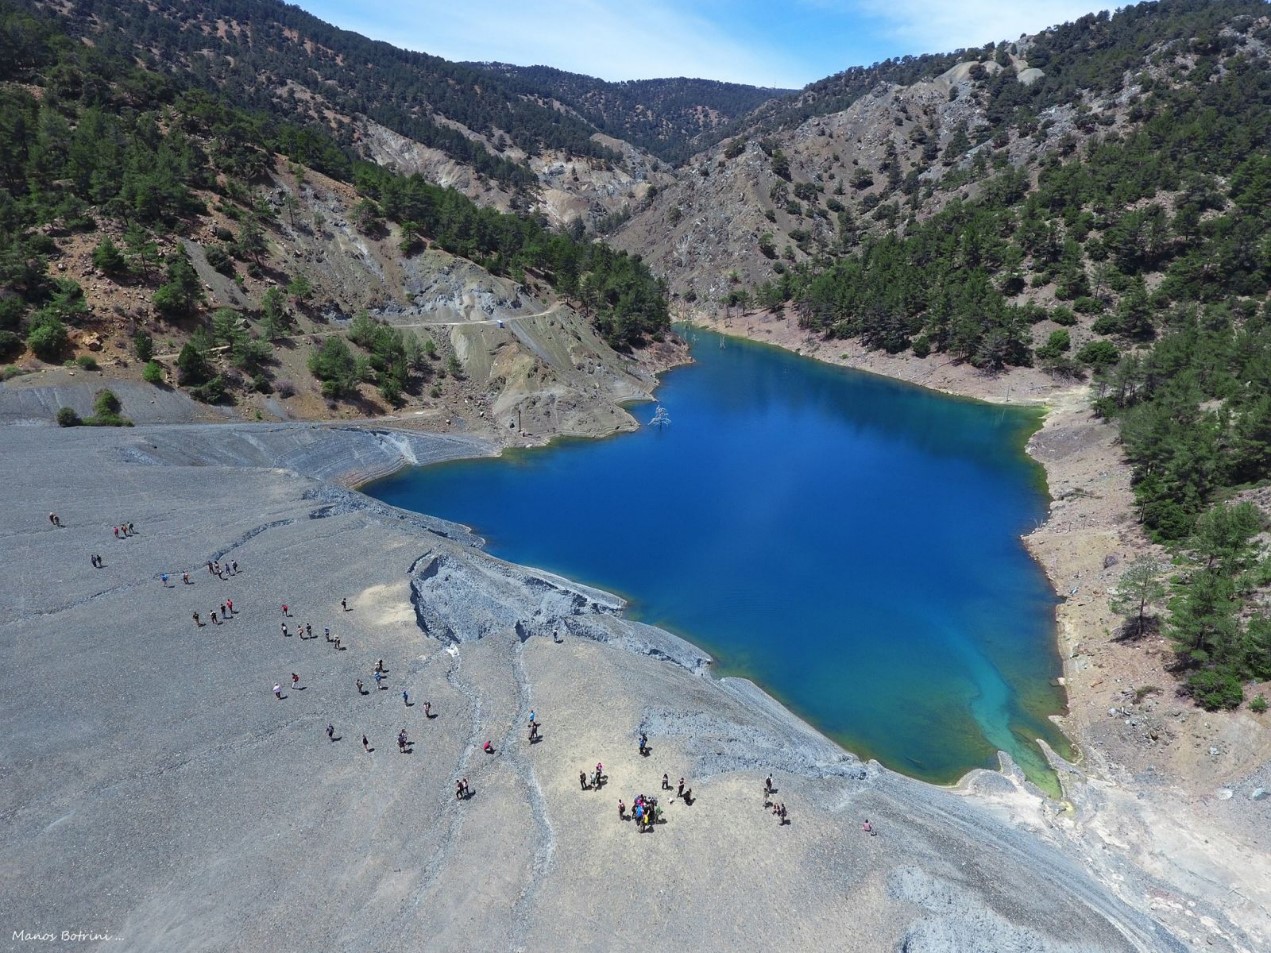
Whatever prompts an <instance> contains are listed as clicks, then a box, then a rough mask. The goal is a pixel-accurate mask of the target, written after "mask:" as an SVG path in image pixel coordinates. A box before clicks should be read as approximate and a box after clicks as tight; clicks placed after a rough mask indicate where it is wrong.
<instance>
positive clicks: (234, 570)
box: [229, 559, 238, 576]
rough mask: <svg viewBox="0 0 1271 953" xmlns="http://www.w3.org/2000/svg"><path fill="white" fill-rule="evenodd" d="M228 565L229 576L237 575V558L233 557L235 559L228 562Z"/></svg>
mask: <svg viewBox="0 0 1271 953" xmlns="http://www.w3.org/2000/svg"><path fill="white" fill-rule="evenodd" d="M229 565H230V575H231V576H237V575H238V560H237V559H235V560H234V561H233V562H232V563H230V564H229Z"/></svg>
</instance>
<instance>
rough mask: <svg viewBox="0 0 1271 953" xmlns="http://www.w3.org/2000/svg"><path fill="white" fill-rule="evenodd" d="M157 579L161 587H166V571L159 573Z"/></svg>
mask: <svg viewBox="0 0 1271 953" xmlns="http://www.w3.org/2000/svg"><path fill="white" fill-rule="evenodd" d="M159 581H160V582H161V583H163V588H164V589H167V588H168V574H167V573H166V572H161V573H159Z"/></svg>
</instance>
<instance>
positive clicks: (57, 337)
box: [26, 312, 70, 362]
mask: <svg viewBox="0 0 1271 953" xmlns="http://www.w3.org/2000/svg"><path fill="white" fill-rule="evenodd" d="M69 343H70V342H69V340H68V338H67V336H66V325H64V324H63V323H62V322H61V321H59V320H58V319H57V318H56V317H54V316H53V315H51V314H47V313H45V312H41V313H39V314H37V315H36V316H35V317H34V318H32V319H31V332H30V333H29V334H28V335H27V338H26V344H27V347H29V348H30V349H31V350H32V352H34V354H35V356H36V357H38V358H39V359H40V360H42V361H50V362H53V361H56V360H57V359H58V358H59V357H61V356H62V352H63V351H65V350H66V346H67V344H69Z"/></svg>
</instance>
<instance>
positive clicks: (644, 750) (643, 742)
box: [640, 731, 649, 755]
mask: <svg viewBox="0 0 1271 953" xmlns="http://www.w3.org/2000/svg"><path fill="white" fill-rule="evenodd" d="M648 753H649V736H648V735H646V734H645V733H644V732H643V731H642V732H640V754H642V755H647V754H648Z"/></svg>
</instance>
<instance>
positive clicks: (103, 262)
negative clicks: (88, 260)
mask: <svg viewBox="0 0 1271 953" xmlns="http://www.w3.org/2000/svg"><path fill="white" fill-rule="evenodd" d="M93 267H94V268H96V269H97V270H98V271H101V272H103V273H105V274H107V275H112V276H114V275H122V274H124V273H125V272H127V270H128V260H127V259H126V258H124V253H123V252H122V251H120V250H119V246H118V245H116V244H115V243H114V242H113V241H112V240H111V238H110V236H109V235H106V236H104V237H103V238H102V240H101V241H99V242H98V243H97V247H96V248H94V249H93Z"/></svg>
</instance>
